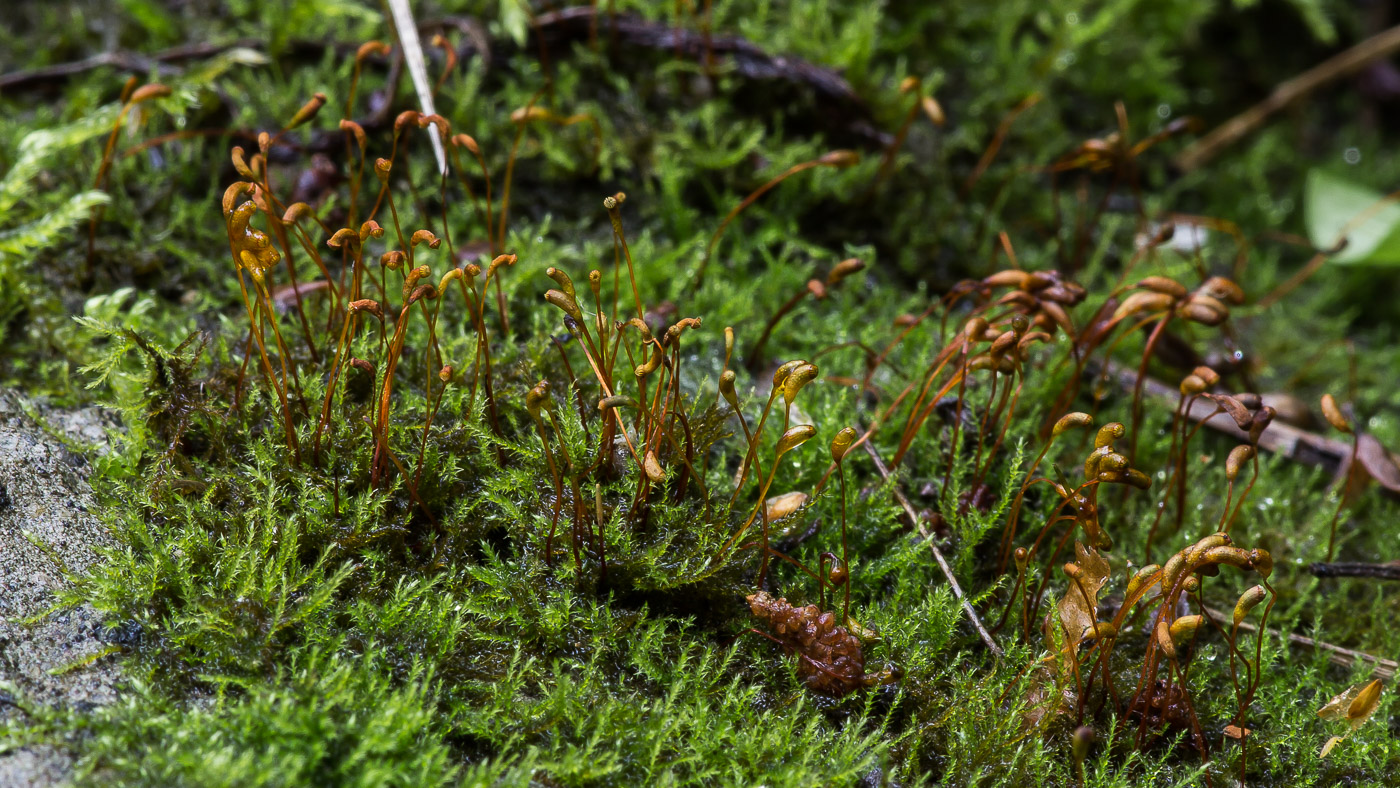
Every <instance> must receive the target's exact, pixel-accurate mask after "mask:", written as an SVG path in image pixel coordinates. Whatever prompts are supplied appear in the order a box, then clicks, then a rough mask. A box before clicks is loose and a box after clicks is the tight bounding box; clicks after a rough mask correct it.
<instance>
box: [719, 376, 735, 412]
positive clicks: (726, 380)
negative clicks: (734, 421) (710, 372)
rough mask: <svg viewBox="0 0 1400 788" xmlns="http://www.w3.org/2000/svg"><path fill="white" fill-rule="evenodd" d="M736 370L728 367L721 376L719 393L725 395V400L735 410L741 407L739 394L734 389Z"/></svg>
mask: <svg viewBox="0 0 1400 788" xmlns="http://www.w3.org/2000/svg"><path fill="white" fill-rule="evenodd" d="M734 377H735V376H734V370H732V369H726V370H725V371H723V372H721V373H720V376H719V393H720V396H722V397H724V401H725V402H727V403H729V407H731V408H733V409H734V410H736V411H737V410H738V409H739V395H738V393H737V392H736V391H735V390H734Z"/></svg>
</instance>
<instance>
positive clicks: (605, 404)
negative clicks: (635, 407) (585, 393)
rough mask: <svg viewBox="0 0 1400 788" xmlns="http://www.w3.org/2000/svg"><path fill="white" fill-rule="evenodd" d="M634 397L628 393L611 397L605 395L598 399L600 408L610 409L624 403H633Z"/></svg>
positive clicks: (602, 409)
mask: <svg viewBox="0 0 1400 788" xmlns="http://www.w3.org/2000/svg"><path fill="white" fill-rule="evenodd" d="M631 404H632V398H631V397H629V396H627V395H626V394H614V395H612V396H611V397H603V398H602V399H600V400H598V410H600V411H608V410H612V409H613V408H620V407H622V406H623V405H631Z"/></svg>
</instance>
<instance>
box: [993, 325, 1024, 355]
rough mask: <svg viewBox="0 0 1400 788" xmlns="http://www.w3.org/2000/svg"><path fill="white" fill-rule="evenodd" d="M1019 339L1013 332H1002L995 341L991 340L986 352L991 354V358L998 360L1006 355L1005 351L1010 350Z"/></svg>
mask: <svg viewBox="0 0 1400 788" xmlns="http://www.w3.org/2000/svg"><path fill="white" fill-rule="evenodd" d="M1019 339H1020V337H1018V336H1017V335H1016V332H1015V331H1003V332H1002V333H1001V336H998V337H997V338H996V339H994V340H992V346H991V348H989V349H988V350H987V352H988V353H990V354H991V356H992V358H995V359H1000V358H1001V357H1002V356H1003V355H1004V354H1005V353H1006V351H1008V350H1010V349H1011V348H1012V347H1014V346H1015V345H1016V342H1017V340H1019Z"/></svg>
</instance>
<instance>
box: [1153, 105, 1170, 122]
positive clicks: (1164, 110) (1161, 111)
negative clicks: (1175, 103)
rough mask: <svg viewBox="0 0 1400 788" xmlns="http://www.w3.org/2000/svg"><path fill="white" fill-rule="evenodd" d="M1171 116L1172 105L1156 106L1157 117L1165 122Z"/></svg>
mask: <svg viewBox="0 0 1400 788" xmlns="http://www.w3.org/2000/svg"><path fill="white" fill-rule="evenodd" d="M1171 116H1172V105H1170V104H1158V105H1157V117H1159V118H1161V119H1162V120H1166V119H1167V118H1170V117H1171Z"/></svg>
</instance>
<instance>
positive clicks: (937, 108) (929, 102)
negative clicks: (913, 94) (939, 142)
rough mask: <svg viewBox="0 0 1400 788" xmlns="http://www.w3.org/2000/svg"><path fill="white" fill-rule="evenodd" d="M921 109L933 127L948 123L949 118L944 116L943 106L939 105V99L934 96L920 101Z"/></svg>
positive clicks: (925, 97)
mask: <svg viewBox="0 0 1400 788" xmlns="http://www.w3.org/2000/svg"><path fill="white" fill-rule="evenodd" d="M919 107H920V108H921V109H923V111H924V115H925V116H927V117H928V119H929V122H931V123H933V125H935V126H942V125H943V124H945V123H947V122H948V117H947V116H946V115H944V114H943V105H941V104H939V103H938V99H935V98H934V97H933V96H924V97H923V98H922V99H919Z"/></svg>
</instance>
